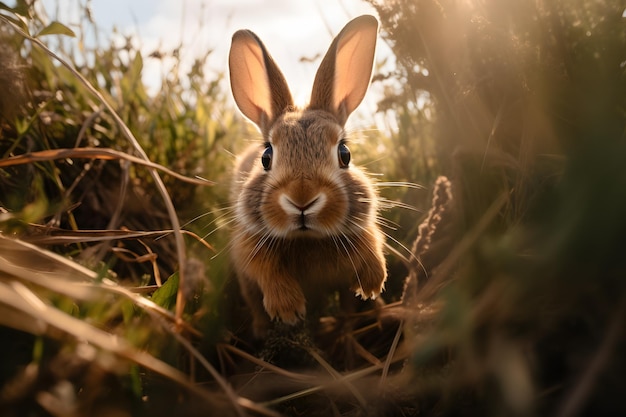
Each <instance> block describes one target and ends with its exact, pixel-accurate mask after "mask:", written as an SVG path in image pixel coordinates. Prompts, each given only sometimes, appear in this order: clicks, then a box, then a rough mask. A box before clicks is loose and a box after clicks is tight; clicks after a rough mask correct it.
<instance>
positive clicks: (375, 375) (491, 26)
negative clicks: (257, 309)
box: [0, 0, 626, 416]
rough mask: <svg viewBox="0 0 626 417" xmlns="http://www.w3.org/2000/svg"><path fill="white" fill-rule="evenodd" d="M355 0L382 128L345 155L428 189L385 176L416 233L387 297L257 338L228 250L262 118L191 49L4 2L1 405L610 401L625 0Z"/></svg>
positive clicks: (607, 406)
mask: <svg viewBox="0 0 626 417" xmlns="http://www.w3.org/2000/svg"><path fill="white" fill-rule="evenodd" d="M371 3H372V4H374V5H375V7H376V8H377V10H378V12H379V17H380V20H381V23H382V33H381V35H382V36H383V37H384V38H385V40H386V41H387V42H389V44H390V46H391V47H392V50H393V52H394V54H395V56H396V62H397V67H396V68H395V69H394V70H393V71H392V72H391V73H389V74H376V75H375V79H374V82H380V83H383V84H384V86H385V91H387V96H386V97H384V99H383V100H382V101H381V103H380V108H379V111H380V112H387V113H388V115H392V117H396V118H397V123H396V125H397V126H398V129H397V130H394V131H391V133H389V134H388V133H387V132H379V133H367V134H368V135H370V136H372V137H373V136H376V138H375V139H372V140H371V142H374V143H377V144H378V145H379V146H378V147H376V148H371V147H370V148H368V147H363V149H362V152H361V153H362V154H364V156H365V157H364V159H365V160H369V161H371V162H370V163H369V164H368V168H369V169H370V171H372V172H382V173H384V180H382V183H383V185H384V183H385V182H389V183H390V184H388V185H390V186H391V185H398V184H400V185H404V186H406V185H407V184H414V183H419V184H424V185H425V186H426V187H428V188H429V189H430V191H431V193H426V192H423V191H417V192H416V191H415V189H414V188H410V189H409V190H408V191H407V190H406V189H403V188H402V187H395V186H394V187H389V188H388V189H386V190H384V193H385V194H384V195H385V197H386V198H389V199H393V200H399V203H396V206H398V207H399V208H400V207H402V206H404V205H408V206H412V207H414V208H416V209H417V210H404V209H401V210H396V209H393V210H390V211H388V212H386V213H385V215H386V216H387V218H388V221H389V223H390V225H392V226H394V225H395V226H394V227H396V228H397V229H398V230H395V231H393V230H392V231H390V234H391V235H392V236H393V237H394V238H395V239H397V241H398V243H397V244H394V245H395V246H396V247H397V246H398V244H401V245H403V246H405V247H408V248H411V252H412V253H411V254H410V256H407V255H405V257H406V258H407V259H406V260H402V259H400V257H399V256H398V254H393V253H391V254H390V255H389V261H390V262H389V264H390V266H391V271H390V279H389V285H388V288H387V292H386V293H385V295H384V299H385V302H386V304H384V303H379V304H377V305H372V304H369V305H366V306H364V308H362V309H361V310H360V311H358V312H356V313H354V314H350V315H346V314H342V313H340V312H337V311H335V310H334V309H333V308H334V307H333V306H331V308H330V309H329V311H327V312H324V314H323V315H322V317H320V318H319V326H318V330H317V332H315V333H313V334H312V333H310V332H307V331H305V329H304V328H303V327H296V328H288V327H281V326H279V327H278V328H277V329H275V331H274V332H273V333H272V334H271V335H270V337H269V339H268V340H267V341H266V342H265V343H264V344H259V343H258V342H255V341H253V340H250V339H249V338H247V333H246V332H245V328H246V322H247V317H246V315H245V309H244V308H242V307H241V305H240V304H241V300H240V299H239V296H238V295H237V291H236V288H231V283H232V281H231V280H229V276H228V274H229V272H228V267H227V265H226V261H225V260H226V258H227V257H225V256H223V254H220V251H222V249H224V248H225V247H227V235H225V234H224V233H222V230H221V229H220V228H221V227H222V226H223V225H224V223H226V222H227V220H226V218H224V217H223V215H224V213H225V205H226V203H225V195H226V193H227V191H228V190H227V189H226V187H223V186H220V184H225V183H227V182H228V176H229V174H228V172H229V169H230V166H231V165H232V157H231V156H230V154H229V152H231V151H232V152H234V151H236V150H237V149H241V147H240V146H239V145H241V143H242V141H243V140H245V139H247V138H249V137H251V136H252V135H254V133H252V132H250V131H249V130H248V129H249V127H248V125H247V124H246V123H243V121H242V120H241V119H240V118H239V117H237V115H236V114H237V113H236V112H235V111H234V110H233V109H232V108H231V107H230V106H229V105H228V103H227V100H226V97H227V94H228V93H227V90H226V89H225V88H224V83H223V77H222V74H213V73H207V72H206V71H205V67H204V65H203V62H204V60H205V59H206V58H207V56H208V54H209V52H207V55H205V56H200V57H198V58H197V60H196V62H195V64H194V65H193V66H192V67H191V70H190V71H189V73H187V74H180V73H179V72H176V71H175V69H176V68H178V64H179V63H180V62H178V61H176V59H177V57H178V56H179V55H177V54H176V52H175V51H157V52H155V53H154V54H152V56H144V55H143V54H142V53H141V51H140V50H139V48H137V47H136V46H135V45H134V44H133V43H132V42H126V43H124V44H119V43H117V42H114V41H112V40H106V39H105V40H103V37H102V36H100V35H99V36H97V39H98V42H99V43H98V44H97V45H96V46H95V47H94V48H93V49H81V48H79V47H76V44H75V43H72V42H71V41H68V39H70V38H71V37H72V36H76V37H77V39H79V40H84V37H85V33H86V32H88V31H92V30H95V29H94V28H95V23H94V22H93V20H92V16H90V15H89V13H88V10H87V9H85V10H83V13H84V17H83V18H82V19H81V24H80V25H78V26H77V27H74V26H73V27H72V29H73V30H70V29H69V28H67V27H66V26H65V25H63V24H61V23H60V22H51V21H50V20H49V19H48V18H47V17H46V15H45V14H44V13H43V11H42V10H41V9H40V8H39V4H38V3H37V2H35V3H34V4H31V3H29V2H23V1H18V2H17V5H16V7H13V8H12V7H7V6H5V5H0V14H1V16H0V44H1V45H2V48H0V87H1V89H2V91H3V92H4V94H2V95H0V152H1V154H0V325H2V327H0V332H1V337H2V340H3V344H2V348H1V350H0V355H1V357H2V361H1V363H0V364H1V366H0V384H1V385H2V388H1V389H0V413H1V414H2V415H7V416H11V415H14V416H18V415H34V416H40V415H41V416H48V415H54V416H82V415H85V416H93V415H101V416H107V415H151V416H154V415H156V416H159V415H173V414H176V415H185V416H186V415H188V416H194V415H211V413H217V412H218V411H219V413H220V414H225V415H248V414H250V415H275V414H276V413H277V411H278V412H280V413H284V414H288V415H432V416H435V415H519V416H525V415H561V416H568V415H587V414H589V415H598V414H603V413H604V414H609V415H620V414H624V412H625V411H626V410H625V409H624V406H623V404H622V402H621V401H620V393H621V392H623V391H624V389H625V388H626V387H625V386H624V382H623V378H622V375H624V373H625V369H624V368H625V367H624V360H623V358H622V357H621V355H620V352H621V351H623V349H624V342H625V340H624V335H625V334H624V332H623V330H622V329H623V327H624V320H625V319H626V304H625V303H626V300H625V299H624V294H626V291H625V290H626V288H624V282H626V281H624V273H625V272H626V265H625V264H624V260H623V259H624V257H623V256H622V252H623V248H624V247H626V242H625V241H624V236H626V221H625V220H624V218H623V213H624V212H626V197H625V196H626V194H625V193H624V190H626V170H625V169H624V168H623V167H624V164H623V161H624V160H625V158H624V157H625V156H626V152H625V150H626V149H624V147H625V140H624V139H625V136H624V135H625V132H626V123H625V122H626V116H625V115H626V66H625V65H624V63H625V62H626V21H625V20H624V17H623V12H624V10H623V7H621V8H620V6H619V4H616V3H615V2H611V1H608V0H607V1H603V0H598V1H591V0H575V1H565V0H558V1H554V2H551V3H549V4H548V3H547V2H540V1H522V0H515V1H509V2H504V3H503V2H500V1H497V0H487V1H467V2H454V1H430V0H417V1H413V0H411V1H408V0H396V1H388V2H378V1H371ZM96 19H97V17H96ZM180 47H181V48H184V45H181V46H180ZM55 55H56V56H55ZM164 56H166V57H168V58H172V59H173V60H174V63H173V64H172V66H171V67H169V66H168V65H169V64H167V62H171V61H170V60H169V59H168V60H163V61H162V65H163V66H164V70H163V73H164V74H166V75H165V76H164V79H163V80H162V85H161V89H160V90H159V91H158V92H156V93H151V92H150V91H149V89H148V88H147V87H146V86H145V82H144V80H143V78H142V71H143V67H144V63H145V60H148V59H154V60H160V59H162V58H163V57H164ZM381 149H382V150H383V151H384V152H385V155H386V157H385V158H380V157H379V150H381ZM196 176H198V177H201V178H196ZM215 184H217V185H215ZM431 199H432V200H431ZM168 201H171V202H172V204H171V206H169V209H168V205H169V203H168ZM172 207H173V208H174V209H175V210H174V211H173V212H172ZM421 212H423V214H422V213H421ZM177 222H179V223H181V224H182V226H181V227H180V228H178V227H176V226H175V223H177ZM216 229H220V230H217V232H215V233H214V231H215V230H216ZM175 233H176V234H177V235H178V236H179V238H178V239H175V238H173V235H174V234H175ZM202 237H204V238H205V239H201V238H202ZM181 241H182V245H181ZM400 252H402V249H400ZM181 253H182V255H181ZM407 270H408V273H407ZM407 275H408V277H407V278H406V280H405V279H404V278H405V276H407Z"/></svg>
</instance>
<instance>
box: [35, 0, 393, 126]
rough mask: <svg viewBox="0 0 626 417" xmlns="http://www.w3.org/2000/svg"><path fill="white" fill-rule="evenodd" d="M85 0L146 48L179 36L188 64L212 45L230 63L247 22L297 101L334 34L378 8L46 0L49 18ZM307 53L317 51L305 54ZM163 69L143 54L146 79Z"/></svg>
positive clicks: (219, 67) (313, 0) (99, 17)
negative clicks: (230, 52) (233, 44)
mask: <svg viewBox="0 0 626 417" xmlns="http://www.w3.org/2000/svg"><path fill="white" fill-rule="evenodd" d="M85 3H87V4H89V5H90V9H91V11H92V15H93V19H94V20H95V22H96V23H97V24H98V26H99V27H100V29H101V30H102V33H103V34H111V33H113V32H112V31H113V28H115V30H116V32H117V33H119V34H120V35H123V36H132V37H133V39H134V42H136V45H138V46H139V47H140V48H141V50H142V52H143V54H144V56H147V55H149V54H150V53H151V52H153V51H155V50H157V49H160V50H162V51H170V50H172V49H173V48H175V47H176V46H178V45H181V44H182V45H183V46H184V48H182V49H181V51H182V53H183V54H184V55H183V56H182V59H183V62H186V63H187V64H189V65H190V64H191V62H193V60H194V58H197V57H198V56H202V55H204V53H205V52H206V51H207V50H209V49H212V50H214V52H213V53H212V54H211V55H210V56H209V59H208V61H209V62H207V66H208V67H209V68H210V69H213V70H215V71H217V72H220V71H223V72H226V70H227V67H226V65H227V64H226V62H227V55H228V48H229V47H230V39H231V36H232V34H233V33H234V32H235V31H236V30H238V29H244V28H245V29H250V30H252V31H253V32H255V33H256V34H257V35H258V36H259V37H260V38H261V40H262V41H263V42H264V43H265V45H266V47H267V48H268V50H269V52H270V53H271V54H272V56H273V57H274V59H275V60H276V62H277V63H278V65H279V66H280V67H281V69H282V71H283V73H284V74H285V77H286V78H287V81H288V83H289V85H290V87H291V89H292V94H293V96H294V99H295V100H296V102H297V103H298V104H305V102H306V101H307V99H308V95H309V94H310V88H311V84H312V81H313V77H314V75H315V71H316V69H317V65H318V64H319V61H320V60H321V56H322V55H323V54H324V53H325V52H326V49H327V48H328V46H329V45H330V42H331V41H332V38H333V37H334V35H336V34H337V33H339V31H340V30H341V28H342V27H343V26H344V25H345V24H346V23H347V22H348V21H349V20H351V19H352V18H354V17H357V16H359V15H361V14H374V15H376V13H375V10H374V9H373V8H372V7H371V6H370V5H369V4H367V3H366V2H365V1H364V0H297V1H294V0H291V1H290V0H132V1H128V0H89V1H88V0H43V4H44V7H45V8H46V11H47V13H48V15H49V16H50V18H52V19H56V20H59V21H60V22H62V23H64V24H67V25H68V26H70V27H72V24H74V23H76V22H77V21H78V19H79V12H78V10H79V9H80V7H79V5H80V4H85ZM385 47H386V45H384V44H383V42H380V41H379V50H378V56H380V55H381V49H383V52H382V53H383V54H389V52H388V50H386V51H385V50H384V48H385ZM302 57H307V58H315V57H318V59H316V60H314V61H313V62H300V58H302ZM160 71H162V67H161V65H160V63H159V62H158V61H157V60H149V59H144V79H145V80H146V82H147V83H148V85H157V84H158V80H160V79H161V76H162V74H161V73H160ZM155 88H158V87H155ZM364 105H365V103H364ZM371 105H372V104H371V102H370V106H371ZM373 111H374V109H371V113H373ZM371 113H370V114H371Z"/></svg>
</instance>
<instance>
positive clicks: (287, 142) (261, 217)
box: [229, 15, 387, 337]
mask: <svg viewBox="0 0 626 417" xmlns="http://www.w3.org/2000/svg"><path fill="white" fill-rule="evenodd" d="M377 30H378V22H377V20H376V18H374V17H373V16H367V15H366V16H360V17H358V18H356V19H354V20H352V21H351V22H349V23H348V24H347V25H346V26H345V27H344V28H343V30H342V31H341V32H340V33H339V35H338V36H337V37H336V38H335V39H334V40H333V42H332V44H331V45H330V48H329V50H328V52H327V53H326V56H325V57H324V59H323V60H322V63H321V64H320V68H319V69H318V71H317V74H316V77H315V81H314V83H313V92H312V94H311V100H310V104H309V105H308V107H306V108H305V109H303V110H299V109H297V108H295V107H294V105H293V100H292V98H291V93H290V91H289V88H288V86H287V83H286V81H285V78H284V77H283V75H282V73H281V71H280V70H279V68H278V66H277V65H276V63H275V62H274V61H273V60H272V58H271V56H270V55H269V53H268V52H267V50H266V49H265V46H264V45H263V43H262V42H261V41H260V40H259V38H258V37H257V36H256V35H255V34H254V33H252V32H251V31H249V30H240V31H238V32H236V33H235V34H234V35H233V40H232V46H231V49H230V56H229V67H230V82H231V87H232V92H233V96H234V98H235V101H236V103H237V105H238V106H239V109H240V110H241V112H242V113H243V114H244V115H245V116H246V117H248V118H249V119H250V120H251V121H253V122H254V123H255V124H256V125H257V126H258V127H259V129H260V130H261V133H262V134H263V140H264V142H263V143H260V144H256V145H253V146H251V147H250V148H249V149H248V150H247V151H246V152H245V153H244V154H243V155H242V156H241V157H240V158H239V159H238V163H237V166H236V168H235V176H234V181H233V184H232V188H231V190H232V195H231V202H232V205H233V208H234V216H235V218H234V233H233V234H232V241H231V245H232V247H231V255H232V263H233V266H234V268H235V272H236V274H237V277H238V280H239V283H240V286H241V289H242V293H243V296H244V298H245V300H246V302H247V304H248V305H249V307H250V308H251V311H252V315H253V330H254V333H255V335H256V336H257V337H261V336H263V335H264V333H265V331H266V330H267V328H268V326H269V323H270V319H272V320H273V319H278V320H281V321H283V322H285V323H288V324H295V323H296V322H297V321H298V319H300V318H303V317H304V316H305V312H306V305H307V302H308V303H309V305H311V306H316V305H318V304H319V303H320V302H322V301H323V300H324V298H326V297H328V295H329V294H330V292H331V291H335V290H339V291H343V292H345V290H352V291H353V292H355V293H356V294H357V295H360V296H361V297H362V298H363V299H367V298H370V297H371V298H375V297H376V296H378V295H379V294H380V293H381V291H382V290H383V289H384V284H385V280H386V277H387V272H386V266H385V258H384V255H383V246H384V234H383V233H382V232H381V230H380V228H379V226H378V224H377V214H378V197H377V194H376V191H375V189H374V186H373V185H372V182H371V180H370V179H369V178H368V177H367V176H366V175H365V174H364V173H363V171H361V170H360V169H359V168H357V167H356V166H354V165H352V164H351V163H350V151H349V150H348V147H347V146H346V137H345V135H346V133H345V131H344V129H343V127H344V124H345V123H346V120H347V118H348V116H349V115H350V114H351V113H352V112H353V111H354V109H355V108H356V107H357V106H358V105H359V104H360V103H361V100H362V99H363V97H364V96H365V93H366V91H367V88H368V86H369V82H370V77H371V73H372V66H373V62H374V51H375V46H376V35H377Z"/></svg>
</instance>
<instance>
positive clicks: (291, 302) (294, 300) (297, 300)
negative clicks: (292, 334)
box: [263, 288, 306, 325]
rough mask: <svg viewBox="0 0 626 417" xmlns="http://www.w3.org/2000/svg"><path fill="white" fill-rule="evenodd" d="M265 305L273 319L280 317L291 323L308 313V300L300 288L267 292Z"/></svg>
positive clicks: (264, 300)
mask: <svg viewBox="0 0 626 417" xmlns="http://www.w3.org/2000/svg"><path fill="white" fill-rule="evenodd" d="M263 306H264V307H265V311H267V314H268V315H269V316H270V318H271V319H272V320H274V319H279V320H281V321H282V322H284V323H287V324H291V325H293V324H296V323H297V322H298V320H300V319H303V318H304V316H305V314H306V301H305V299H304V295H303V294H302V291H301V290H300V289H299V288H297V289H290V290H288V291H277V292H274V293H272V294H265V296H264V297H263Z"/></svg>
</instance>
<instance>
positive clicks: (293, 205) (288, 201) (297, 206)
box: [279, 193, 327, 215]
mask: <svg viewBox="0 0 626 417" xmlns="http://www.w3.org/2000/svg"><path fill="white" fill-rule="evenodd" d="M326 199H327V197H326V194H324V193H319V194H317V195H315V196H314V197H312V198H310V199H309V200H308V201H305V202H301V201H298V200H296V199H292V198H290V197H289V196H288V195H286V194H282V195H281V196H280V198H279V202H280V206H281V207H282V208H283V210H285V212H286V213H289V214H296V215H302V214H304V215H306V214H313V213H317V212H319V211H320V210H321V209H322V207H324V204H326Z"/></svg>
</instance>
